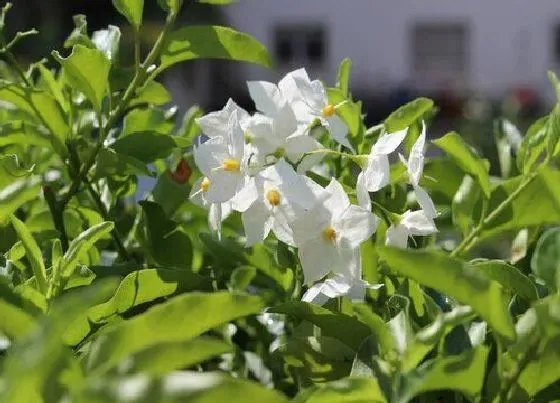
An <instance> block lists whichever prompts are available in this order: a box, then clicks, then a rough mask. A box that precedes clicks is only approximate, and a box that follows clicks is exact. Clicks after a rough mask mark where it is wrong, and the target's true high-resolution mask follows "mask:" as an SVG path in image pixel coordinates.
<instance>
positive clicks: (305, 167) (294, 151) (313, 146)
mask: <svg viewBox="0 0 560 403" xmlns="http://www.w3.org/2000/svg"><path fill="white" fill-rule="evenodd" d="M321 148H323V146H322V145H321V143H319V142H318V141H317V140H315V139H314V138H313V137H311V136H306V135H298V136H290V137H288V138H287V139H286V143H285V149H284V151H285V152H286V158H287V159H288V160H289V161H291V162H293V163H294V164H295V163H297V162H299V165H298V167H297V172H298V173H302V174H303V173H305V172H307V171H309V170H310V169H311V168H313V167H314V166H315V165H317V164H318V163H319V162H321V160H322V159H323V157H324V156H325V155H324V154H322V153H316V154H308V155H306V156H305V157H304V158H303V159H302V156H303V155H304V154H305V153H308V152H310V151H315V150H319V149H321ZM300 160H301V161H300Z"/></svg>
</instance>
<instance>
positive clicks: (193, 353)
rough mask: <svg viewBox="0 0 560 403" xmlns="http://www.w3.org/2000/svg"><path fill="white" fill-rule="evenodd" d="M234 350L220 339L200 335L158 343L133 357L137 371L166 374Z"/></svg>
mask: <svg viewBox="0 0 560 403" xmlns="http://www.w3.org/2000/svg"><path fill="white" fill-rule="evenodd" d="M231 352H233V346H232V345H230V344H227V343H225V342H223V341H221V340H219V339H215V338H211V337H204V336H201V337H198V338H196V339H193V340H188V341H182V342H174V343H166V344H158V345H157V346H154V347H149V348H147V349H145V350H142V351H140V352H139V353H138V354H135V355H133V356H132V357H131V365H132V367H133V368H134V370H135V371H137V372H141V373H144V374H150V375H165V374H167V373H168V372H169V371H173V370H181V369H185V368H189V367H192V366H193V365H196V364H200V363H201V362H204V361H207V360H208V359H210V358H213V357H216V356H218V355H222V354H225V353H231Z"/></svg>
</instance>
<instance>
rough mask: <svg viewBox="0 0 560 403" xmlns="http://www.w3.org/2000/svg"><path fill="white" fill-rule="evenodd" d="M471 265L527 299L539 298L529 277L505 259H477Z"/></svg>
mask: <svg viewBox="0 0 560 403" xmlns="http://www.w3.org/2000/svg"><path fill="white" fill-rule="evenodd" d="M470 265H471V266H472V267H474V268H475V269H476V270H480V272H481V273H482V274H483V275H484V276H486V277H488V278H489V279H491V280H494V281H497V282H498V283H500V284H501V285H502V286H503V287H504V288H506V289H508V290H509V291H511V292H512V293H514V294H517V295H519V296H520V297H522V298H525V299H526V300H527V301H535V300H536V299H537V298H538V295H537V290H536V288H535V286H534V285H533V283H532V282H531V280H530V279H529V277H527V276H525V275H524V274H523V273H521V272H520V271H519V269H518V268H517V267H515V266H511V265H509V264H508V263H506V262H504V261H503V260H485V259H477V260H474V261H471V262H470Z"/></svg>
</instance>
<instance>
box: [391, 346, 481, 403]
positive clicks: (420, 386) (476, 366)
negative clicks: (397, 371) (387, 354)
mask: <svg viewBox="0 0 560 403" xmlns="http://www.w3.org/2000/svg"><path fill="white" fill-rule="evenodd" d="M489 352H490V349H489V348H488V347H487V346H484V345H482V346H478V347H477V348H475V349H473V350H470V351H467V352H465V353H463V354H460V355H454V356H448V357H438V358H436V359H434V360H432V361H429V362H427V363H425V364H423V365H421V366H420V367H418V368H417V369H415V370H413V371H411V372H409V373H406V374H403V375H402V382H401V383H400V385H399V389H398V390H397V392H396V396H394V398H393V399H391V401H392V402H395V403H406V402H409V401H410V400H411V399H412V398H413V397H414V396H417V395H419V394H421V393H423V392H428V391H433V390H447V389H451V390H455V391H458V392H461V393H462V394H464V395H465V396H467V397H468V398H469V399H471V400H472V399H477V398H478V397H480V395H481V390H482V386H483V384H484V374H485V371H486V360H487V358H488V353H489Z"/></svg>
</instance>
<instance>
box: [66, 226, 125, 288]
mask: <svg viewBox="0 0 560 403" xmlns="http://www.w3.org/2000/svg"><path fill="white" fill-rule="evenodd" d="M114 226H115V225H114V224H113V223H112V222H109V221H105V222H102V223H100V224H97V225H95V226H93V227H91V228H89V229H87V230H86V231H84V232H82V233H81V234H80V235H78V237H76V238H74V239H73V240H72V242H71V243H70V246H69V247H68V250H67V251H66V253H65V254H64V256H63V257H62V259H61V261H60V270H61V273H62V277H63V278H69V277H70V276H71V275H72V273H73V272H74V270H75V269H76V266H77V265H78V262H79V261H80V260H81V259H83V258H84V255H85V254H87V252H88V251H89V250H90V249H91V248H92V247H93V245H94V244H95V243H96V242H97V241H98V240H99V239H101V238H102V237H104V236H105V235H107V234H108V233H109V232H111V231H112V230H113V228H114Z"/></svg>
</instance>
